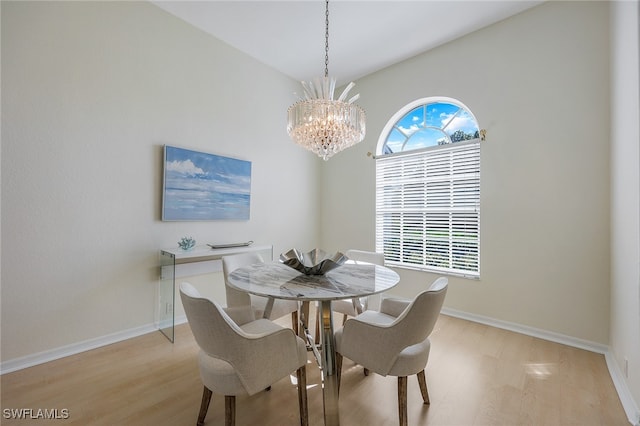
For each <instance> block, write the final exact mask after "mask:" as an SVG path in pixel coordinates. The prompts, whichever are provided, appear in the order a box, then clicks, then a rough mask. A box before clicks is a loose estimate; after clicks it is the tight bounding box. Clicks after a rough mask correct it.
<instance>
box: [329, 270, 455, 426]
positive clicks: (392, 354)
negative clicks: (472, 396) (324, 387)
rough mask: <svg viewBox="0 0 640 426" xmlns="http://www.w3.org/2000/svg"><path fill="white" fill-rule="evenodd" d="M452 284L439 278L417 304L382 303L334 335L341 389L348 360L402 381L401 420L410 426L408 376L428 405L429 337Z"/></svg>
mask: <svg viewBox="0 0 640 426" xmlns="http://www.w3.org/2000/svg"><path fill="white" fill-rule="evenodd" d="M447 286H448V279H447V278H445V277H441V278H438V279H437V280H435V281H434V282H433V284H432V285H431V286H430V287H429V288H428V289H427V290H425V291H423V292H422V293H420V294H418V296H416V298H415V299H414V300H413V301H410V300H401V299H392V298H388V299H382V301H381V303H380V310H379V311H365V312H363V313H362V314H360V315H358V316H357V317H355V318H349V319H348V320H347V322H346V323H345V324H344V327H342V328H341V329H339V330H337V331H336V332H335V343H336V352H337V354H336V369H337V375H338V389H339V388H340V375H341V370H342V358H343V357H347V358H349V359H350V360H352V361H354V362H355V363H357V364H360V365H362V366H363V367H364V368H365V375H366V374H368V371H369V370H371V371H373V372H374V373H378V374H380V375H382V376H388V375H389V376H397V377H398V411H399V412H398V416H399V420H400V426H406V425H407V376H410V375H413V374H417V376H418V384H419V385H420V391H421V393H422V399H423V401H424V403H425V404H429V403H430V401H429V392H428V390H427V381H426V377H425V368H426V366H427V361H428V359H429V350H430V348H431V342H430V341H429V335H430V334H431V331H432V330H433V327H434V326H435V324H436V321H437V319H438V315H439V314H440V309H441V308H442V304H443V302H444V298H445V295H446V293H447Z"/></svg>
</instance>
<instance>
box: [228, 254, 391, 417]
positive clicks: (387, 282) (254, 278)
mask: <svg viewBox="0 0 640 426" xmlns="http://www.w3.org/2000/svg"><path fill="white" fill-rule="evenodd" d="M399 281H400V277H399V276H398V274H397V273H396V272H395V271H393V270H392V269H390V268H387V267H385V266H380V265H374V264H371V263H365V262H354V261H351V260H347V261H346V262H345V263H344V264H342V265H341V266H339V267H337V268H335V269H333V270H331V271H329V272H326V273H324V274H322V275H306V274H304V273H303V272H300V271H298V270H297V269H294V268H292V267H290V266H287V265H285V264H284V263H282V262H279V261H274V262H265V263H256V264H253V265H249V266H244V267H241V268H238V269H236V270H234V271H233V272H231V273H230V274H229V276H228V284H229V285H230V286H232V287H234V288H236V289H238V290H241V291H244V292H247V293H250V294H255V295H258V296H265V297H268V298H269V301H268V303H267V306H266V308H265V312H264V317H265V318H268V317H269V315H270V310H271V308H272V306H273V301H274V299H285V300H297V301H299V302H301V303H300V315H298V318H299V321H300V324H299V327H298V334H299V336H300V337H301V338H303V339H305V340H306V341H307V342H308V346H309V347H310V348H311V349H312V350H313V352H314V354H315V355H316V358H318V364H319V365H320V368H321V370H322V374H321V377H322V396H323V410H324V423H325V425H326V426H338V425H339V424H340V415H339V410H338V380H337V373H338V372H337V371H336V348H335V340H334V326H333V317H332V314H331V302H332V301H334V300H341V299H349V298H351V299H353V300H356V299H358V298H360V297H365V296H370V295H373V294H378V293H382V292H384V291H387V290H389V289H391V288H393V287H394V286H396V285H397V284H398V282H399ZM310 302H318V304H319V309H320V312H321V315H320V318H321V322H322V326H321V327H320V328H321V333H320V342H319V343H320V344H319V347H320V349H319V350H318V345H317V343H316V342H314V341H313V337H312V336H311V334H310V333H309V328H308V319H309V303H310Z"/></svg>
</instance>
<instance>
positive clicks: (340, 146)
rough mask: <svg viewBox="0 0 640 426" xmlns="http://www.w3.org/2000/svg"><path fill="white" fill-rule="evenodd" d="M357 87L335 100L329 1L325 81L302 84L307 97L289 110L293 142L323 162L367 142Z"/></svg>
mask: <svg viewBox="0 0 640 426" xmlns="http://www.w3.org/2000/svg"><path fill="white" fill-rule="evenodd" d="M354 85H355V84H354V83H353V82H351V83H349V85H347V87H346V88H345V89H344V91H343V92H342V94H341V95H340V96H339V97H338V98H337V99H334V96H333V95H334V91H335V87H336V80H335V78H329V0H326V1H325V57H324V77H322V78H316V79H315V80H314V81H313V82H308V83H307V82H304V81H303V82H302V87H303V89H304V96H303V97H302V98H300V99H299V100H298V102H296V103H295V104H293V105H291V106H290V107H289V110H288V124H287V133H289V136H290V137H291V139H293V141H294V142H295V143H297V144H299V145H301V146H303V147H304V148H306V149H308V150H309V151H311V152H314V153H316V154H317V155H318V156H320V157H321V158H322V159H323V160H328V159H329V158H330V157H331V156H332V155H334V154H336V153H338V152H340V151H342V150H344V149H346V148H348V147H350V146H352V145H355V144H357V143H358V142H361V141H362V140H363V139H364V136H365V132H366V128H365V113H364V110H363V109H362V108H360V107H359V106H358V105H356V104H354V102H355V101H356V100H357V99H358V98H359V97H360V95H359V94H357V95H355V96H353V97H351V98H349V99H348V100H347V96H348V94H349V91H350V90H351V89H352V88H353V86H354Z"/></svg>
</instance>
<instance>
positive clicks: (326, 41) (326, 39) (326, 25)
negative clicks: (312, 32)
mask: <svg viewBox="0 0 640 426" xmlns="http://www.w3.org/2000/svg"><path fill="white" fill-rule="evenodd" d="M324 28H325V32H324V76H325V77H329V0H326V1H325V12H324Z"/></svg>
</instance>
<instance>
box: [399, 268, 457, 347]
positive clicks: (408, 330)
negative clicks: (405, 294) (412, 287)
mask: <svg viewBox="0 0 640 426" xmlns="http://www.w3.org/2000/svg"><path fill="white" fill-rule="evenodd" d="M448 284H449V280H448V279H447V278H445V277H440V278H438V279H437V280H435V281H434V282H433V284H431V285H430V286H429V288H428V289H427V290H425V291H423V292H422V293H420V294H418V295H417V296H416V298H415V299H414V300H413V301H412V302H411V303H410V304H409V306H407V308H406V309H405V310H404V311H403V312H402V313H401V314H400V316H398V318H396V320H395V321H394V322H393V323H392V324H391V327H394V328H402V329H403V331H402V334H403V335H404V337H405V338H406V339H407V340H406V341H407V345H413V344H416V343H419V342H422V341H424V340H425V339H426V338H427V337H429V335H430V334H431V332H432V331H433V327H435V325H436V321H437V320H438V315H440V310H441V309H442V305H443V303H444V298H445V296H446V295H447V288H448Z"/></svg>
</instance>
